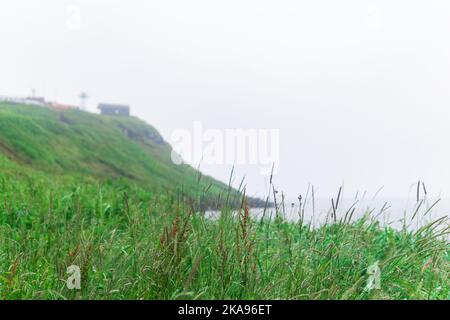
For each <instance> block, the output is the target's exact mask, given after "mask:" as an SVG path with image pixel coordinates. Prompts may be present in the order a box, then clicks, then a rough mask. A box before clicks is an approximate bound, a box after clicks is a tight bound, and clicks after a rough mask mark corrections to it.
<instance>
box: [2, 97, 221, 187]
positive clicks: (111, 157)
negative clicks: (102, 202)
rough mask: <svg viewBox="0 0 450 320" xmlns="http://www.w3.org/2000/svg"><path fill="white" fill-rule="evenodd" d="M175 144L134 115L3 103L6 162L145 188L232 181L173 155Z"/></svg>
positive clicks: (3, 137)
mask: <svg viewBox="0 0 450 320" xmlns="http://www.w3.org/2000/svg"><path fill="white" fill-rule="evenodd" d="M171 150H172V149H171V147H170V145H169V144H168V143H167V142H165V141H164V140H163V139H162V137H161V135H160V134H159V133H158V132H157V131H156V130H155V129H154V128H153V127H152V126H150V125H148V124H146V123H145V122H143V121H142V120H139V119H137V118H134V117H130V118H125V117H113V116H112V117H111V116H101V115H96V114H90V113H86V112H81V111H75V110H71V111H64V112H57V111H53V110H50V109H47V108H42V107H37V106H23V105H10V104H5V103H0V154H2V155H3V156H4V159H3V161H2V166H3V167H6V166H8V165H9V166H10V167H11V166H14V165H16V167H17V168H21V169H22V168H27V169H32V170H34V171H38V172H44V173H45V174H51V175H54V176H82V177H94V178H97V179H99V180H105V179H116V178H119V179H123V180H126V181H129V182H132V183H136V184H139V185H141V186H142V187H144V188H146V189H152V190H167V189H175V188H178V189H182V190H184V192H185V193H187V194H190V195H196V194H198V193H199V192H202V191H204V190H206V189H208V193H209V194H211V195H212V196H213V195H214V196H216V195H217V194H218V193H219V192H221V191H223V190H226V189H227V186H226V185H225V184H223V183H221V182H219V181H216V180H214V179H212V178H210V177H202V178H201V179H200V181H199V177H200V173H199V172H198V171H197V170H195V169H193V168H192V167H190V166H188V165H181V166H178V165H175V164H173V162H172V161H171V158H170V155H171Z"/></svg>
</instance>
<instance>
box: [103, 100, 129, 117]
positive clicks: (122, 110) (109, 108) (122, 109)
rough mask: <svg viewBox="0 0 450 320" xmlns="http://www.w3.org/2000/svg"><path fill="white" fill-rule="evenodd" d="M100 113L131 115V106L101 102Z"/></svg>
mask: <svg viewBox="0 0 450 320" xmlns="http://www.w3.org/2000/svg"><path fill="white" fill-rule="evenodd" d="M97 109H99V110H100V113H101V114H103V115H109V116H124V117H129V116H130V106H127V105H121V104H109V103H100V104H99V105H98V107H97Z"/></svg>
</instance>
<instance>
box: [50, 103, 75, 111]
mask: <svg viewBox="0 0 450 320" xmlns="http://www.w3.org/2000/svg"><path fill="white" fill-rule="evenodd" d="M49 108H50V109H53V110H56V111H64V110H80V107H78V106H72V105H69V104H62V103H57V102H53V103H50V104H49Z"/></svg>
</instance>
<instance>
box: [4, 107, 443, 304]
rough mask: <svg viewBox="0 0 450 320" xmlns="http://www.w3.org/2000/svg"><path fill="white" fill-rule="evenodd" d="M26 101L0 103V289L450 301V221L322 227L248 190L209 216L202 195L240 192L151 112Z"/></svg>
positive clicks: (24, 295) (123, 295)
mask: <svg viewBox="0 0 450 320" xmlns="http://www.w3.org/2000/svg"><path fill="white" fill-rule="evenodd" d="M14 108H15V107H9V106H2V107H0V141H1V142H0V148H1V149H0V150H1V153H2V154H3V155H0V168H1V176H0V298H1V299H222V298H223V299H278V298H282V299H450V280H449V279H450V274H449V273H450V256H449V246H448V242H447V240H446V239H448V232H449V227H448V220H445V219H442V220H439V221H437V222H435V223H432V224H429V225H427V226H425V227H423V228H421V229H420V230H418V231H415V232H410V231H407V230H406V229H404V230H400V231H395V230H393V229H390V228H383V227H381V226H380V225H379V224H378V223H377V222H374V221H373V220H372V219H370V218H369V217H366V218H364V219H362V220H358V221H349V220H350V219H344V217H334V218H335V219H334V221H336V222H335V223H333V224H329V225H326V226H323V227H321V228H317V229H312V228H310V226H308V225H306V224H302V223H301V222H298V223H292V222H287V221H285V220H284V219H282V218H280V217H278V218H276V219H273V220H271V219H268V218H266V219H262V220H255V219H253V218H252V217H251V216H250V214H249V210H248V207H247V205H246V201H245V200H244V201H242V205H241V208H240V210H238V214H233V213H232V211H231V210H229V209H227V208H226V207H223V208H222V209H223V210H222V214H221V215H220V216H219V217H218V218H217V219H211V218H207V217H205V215H204V214H203V211H202V210H201V208H202V205H201V204H202V201H203V199H208V198H210V197H212V198H216V197H218V196H219V194H220V196H221V197H222V198H227V194H228V195H229V194H231V193H233V194H234V193H235V191H233V190H230V189H228V190H227V189H226V188H224V186H223V185H222V184H220V183H218V182H215V181H213V180H212V179H210V178H208V177H203V178H201V179H198V173H197V172H196V171H195V170H193V169H192V168H188V167H183V168H177V167H175V166H172V165H171V164H170V163H169V161H167V155H168V154H169V153H170V147H169V146H168V145H166V144H165V143H163V142H158V143H157V142H156V141H160V140H159V139H158V138H156V140H155V139H153V138H152V139H147V138H148V137H149V135H148V134H149V133H151V134H153V136H152V137H158V136H159V135H157V133H156V131H153V132H149V131H147V130H151V129H150V128H151V127H149V126H147V125H145V124H144V123H142V122H140V121H139V120H136V119H117V118H108V117H99V116H89V117H92V118H89V119H88V118H87V117H88V116H87V115H84V114H81V113H79V112H70V113H64V117H65V118H63V119H62V120H63V121H61V118H60V114H58V113H55V112H52V111H49V110H46V109H41V108H36V109H33V111H32V112H33V115H32V116H31V115H30V113H29V112H30V111H29V109H27V108H26V107H19V108H18V109H17V110H15V109H14ZM88 121H91V122H90V123H89V122H88ZM66 122H70V124H69V123H66ZM124 125H129V127H127V130H128V133H126V134H125V133H124V131H122V130H121V128H123V126H124ZM129 132H132V133H131V137H130V134H129ZM144 132H145V133H144ZM141 139H142V140H141ZM160 143H161V144H160ZM108 146H109V147H108ZM158 157H159V158H158ZM161 159H162V160H161ZM164 159H166V160H164ZM147 161H148V163H147ZM123 168H127V170H126V172H127V173H126V174H124V173H123ZM177 170H179V171H177ZM182 170H186V171H182ZM180 172H181V173H180ZM162 173H163V174H162ZM110 177H112V178H110ZM147 183H148V184H147ZM182 184H184V185H186V186H188V187H189V188H190V191H191V192H184V190H181V188H177V186H180V185H182ZM211 184H213V185H214V186H216V187H217V189H216V190H215V191H214V190H212V188H209V187H208V186H209V185H211ZM343 220H344V221H343ZM376 261H379V266H380V269H381V289H373V290H371V291H368V290H366V289H365V287H366V282H367V279H368V274H367V268H368V267H369V266H370V265H373V264H374V263H376ZM70 265H78V266H80V268H81V289H80V290H69V289H67V287H66V279H67V277H68V275H67V274H66V270H67V267H68V266H70Z"/></svg>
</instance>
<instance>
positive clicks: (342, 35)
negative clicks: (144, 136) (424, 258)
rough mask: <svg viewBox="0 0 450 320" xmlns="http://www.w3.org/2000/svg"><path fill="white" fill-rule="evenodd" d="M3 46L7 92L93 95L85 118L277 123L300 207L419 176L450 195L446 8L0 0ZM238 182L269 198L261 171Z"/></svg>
mask: <svg viewBox="0 0 450 320" xmlns="http://www.w3.org/2000/svg"><path fill="white" fill-rule="evenodd" d="M73 8H75V12H76V11H77V10H79V12H80V22H81V23H80V28H79V29H78V28H77V27H76V21H75V24H74V21H73V20H72V19H73V15H74V11H73V10H74V9H73ZM0 40H1V44H0V95H27V94H29V93H30V91H31V88H35V89H36V91H37V94H39V95H45V96H46V97H47V98H48V99H50V100H57V101H59V102H65V103H78V98H77V96H78V95H79V94H80V92H81V91H86V92H87V93H88V94H89V95H90V96H91V98H90V100H89V101H88V106H89V109H90V110H92V111H94V110H95V107H96V104H97V103H98V102H100V101H102V102H117V103H127V104H130V105H131V107H132V113H133V114H134V115H137V116H139V117H141V118H143V119H144V120H146V121H147V122H148V123H150V124H152V125H154V126H155V127H156V128H157V129H158V130H160V132H161V133H162V134H163V136H164V137H165V138H166V140H170V137H171V134H172V132H173V131H174V130H176V129H178V128H186V129H192V126H193V122H194V121H196V120H201V121H202V123H203V125H204V127H206V128H219V129H226V128H230V129H233V128H254V129H261V128H275V129H279V130H280V138H281V145H280V155H279V160H280V161H279V171H278V174H277V175H276V177H275V182H276V184H277V185H278V187H279V189H282V190H284V191H285V192H286V193H287V194H288V196H290V197H296V195H297V194H298V193H304V191H305V190H306V187H307V185H308V183H312V184H314V185H315V187H316V188H317V190H318V193H319V195H320V196H330V195H332V194H334V193H335V192H336V190H337V189H338V187H339V185H340V184H342V183H344V185H345V188H346V190H347V192H348V193H353V192H355V191H357V190H359V191H368V192H371V193H374V192H375V191H376V190H377V189H378V188H379V187H381V186H384V190H383V195H384V196H405V195H407V193H408V191H409V187H410V186H411V184H413V183H414V182H415V181H417V180H418V179H421V180H424V181H425V182H426V183H427V185H428V188H429V189H430V190H431V191H432V192H434V193H439V192H442V194H443V196H449V193H450V141H449V137H450V90H449V89H450V2H449V1H447V0H439V1H437V0H434V1H433V0H431V1H412V0H387V1H365V0H352V1H349V0H342V1H335V0H329V1H325V0H310V1H300V0H293V1H285V0H277V1H275V0H272V1H264V0H226V1H225V0H221V1H216V0H204V1H199V0H190V1H186V0H178V1H174V0H163V1H159V0H158V1H156V0H150V1H149V0H142V1H140V0H127V1H125V0H121V1H118V0H79V1H75V0H73V1H63V0H39V1H36V0H2V1H1V2H0ZM230 168H231V166H229V165H209V166H208V165H205V166H203V170H204V171H205V172H206V173H209V174H211V175H213V176H214V177H216V178H219V179H222V180H227V177H228V174H229V172H230ZM236 172H237V175H238V176H244V175H245V176H246V180H247V187H248V189H249V192H250V193H252V194H255V195H261V196H262V195H264V194H265V193H266V187H267V186H266V182H267V181H266V180H267V178H265V177H263V176H261V175H260V174H259V170H258V168H256V167H254V166H239V167H238V168H236Z"/></svg>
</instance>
